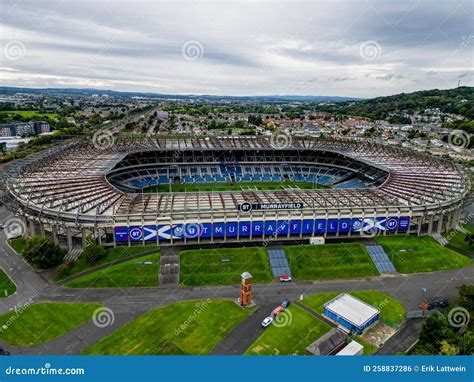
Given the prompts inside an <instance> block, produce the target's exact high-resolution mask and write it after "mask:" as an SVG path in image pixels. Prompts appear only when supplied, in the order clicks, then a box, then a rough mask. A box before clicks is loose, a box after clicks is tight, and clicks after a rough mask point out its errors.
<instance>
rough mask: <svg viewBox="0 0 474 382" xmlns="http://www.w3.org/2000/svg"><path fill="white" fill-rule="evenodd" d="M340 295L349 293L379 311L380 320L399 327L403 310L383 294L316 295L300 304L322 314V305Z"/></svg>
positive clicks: (368, 291)
mask: <svg viewBox="0 0 474 382" xmlns="http://www.w3.org/2000/svg"><path fill="white" fill-rule="evenodd" d="M340 293H349V294H351V295H352V296H354V297H356V298H358V299H359V300H362V301H364V302H366V303H367V304H369V305H372V306H374V307H376V308H377V309H378V310H380V315H381V316H382V318H383V319H384V320H385V321H387V322H388V323H389V324H394V325H399V324H401V322H402V321H403V317H404V316H405V308H404V307H403V305H402V304H400V303H399V302H398V301H397V300H395V299H393V298H392V297H390V296H387V295H386V294H385V293H382V292H378V291H375V290H363V291H354V292H327V293H316V294H313V295H310V296H306V297H305V298H304V300H303V301H302V303H303V304H304V305H306V306H307V307H308V308H310V309H313V310H314V311H315V312H317V313H320V314H322V313H323V309H324V304H325V303H326V302H328V301H329V300H331V299H332V298H334V297H336V296H337V295H338V294H340Z"/></svg>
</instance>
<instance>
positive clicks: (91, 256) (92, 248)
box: [82, 244, 106, 264]
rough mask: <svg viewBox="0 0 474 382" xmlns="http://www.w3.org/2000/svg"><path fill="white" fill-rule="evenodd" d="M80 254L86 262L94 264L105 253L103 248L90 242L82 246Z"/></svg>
mask: <svg viewBox="0 0 474 382" xmlns="http://www.w3.org/2000/svg"><path fill="white" fill-rule="evenodd" d="M82 255H83V256H84V257H85V259H86V260H87V262H88V263H90V264H95V263H97V262H98V261H99V260H100V259H103V258H104V257H105V255H106V253H105V248H104V247H102V246H101V245H98V244H90V245H88V246H87V247H85V248H84V250H83V251H82Z"/></svg>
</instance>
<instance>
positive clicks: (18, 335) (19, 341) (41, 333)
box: [0, 302, 102, 346]
mask: <svg viewBox="0 0 474 382" xmlns="http://www.w3.org/2000/svg"><path fill="white" fill-rule="evenodd" d="M101 306H102V305H100V304H89V303H87V304H86V303H52V302H44V303H37V304H32V305H29V306H27V307H26V308H24V309H22V308H19V310H18V311H17V312H10V313H6V314H3V315H1V316H0V339H1V340H2V341H5V342H6V343H8V344H10V345H16V346H32V345H38V344H42V343H44V342H47V341H50V340H52V339H54V338H56V337H59V336H62V335H63V334H65V333H67V332H68V331H70V330H71V329H74V328H75V327H77V326H79V325H82V324H84V323H86V322H87V321H89V320H91V319H92V314H93V312H94V311H95V310H96V309H98V308H100V307H101Z"/></svg>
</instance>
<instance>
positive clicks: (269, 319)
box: [262, 317, 273, 328]
mask: <svg viewBox="0 0 474 382" xmlns="http://www.w3.org/2000/svg"><path fill="white" fill-rule="evenodd" d="M272 322H273V318H271V317H265V319H264V320H263V321H262V326H263V327H264V328H266V327H267V326H268V325H270V324H271V323H272Z"/></svg>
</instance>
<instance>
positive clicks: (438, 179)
mask: <svg viewBox="0 0 474 382" xmlns="http://www.w3.org/2000/svg"><path fill="white" fill-rule="evenodd" d="M109 143H110V144H105V145H101V144H100V142H94V143H85V142H74V143H69V144H66V145H62V146H58V147H55V148H53V149H50V150H48V151H45V152H42V153H39V154H35V155H32V156H29V157H27V158H26V159H23V160H20V161H17V162H15V164H14V165H11V166H10V167H8V168H7V170H6V171H5V174H4V188H5V201H6V204H7V206H8V207H9V208H10V209H11V210H13V211H14V212H15V214H16V215H17V216H18V217H20V218H21V219H22V224H23V226H24V230H25V233H26V234H27V235H28V236H30V235H31V236H33V235H42V236H48V237H51V238H52V239H54V241H55V242H56V243H58V244H61V245H63V246H65V247H68V248H70V249H71V248H73V247H74V246H81V245H83V244H84V242H85V240H86V239H87V238H88V237H93V238H95V239H96V240H97V241H98V242H99V243H100V244H102V245H129V246H130V245H146V244H158V245H173V244H188V243H194V244H195V243H203V244H204V243H214V242H248V241H262V240H306V239H309V238H311V237H321V236H322V237H325V238H326V239H331V238H357V237H361V236H363V237H366V236H369V237H370V236H374V235H400V234H402V235H407V234H412V235H430V234H435V233H442V232H445V231H447V230H449V229H451V228H453V227H454V226H455V225H456V224H457V223H458V221H459V219H460V214H461V209H462V206H463V200H464V198H465V196H466V195H467V193H468V191H469V185H470V183H469V180H468V177H467V175H466V174H465V173H464V172H463V170H462V169H461V168H460V167H458V166H456V165H455V164H454V163H452V162H450V161H447V160H444V159H439V158H438V159H435V158H433V157H430V156H428V155H425V154H422V153H419V152H415V151H409V150H407V149H402V148H394V147H389V146H383V145H379V144H374V143H368V142H366V141H359V140H332V139H331V140H329V139H309V138H304V139H303V138H301V139H296V138H292V139H291V138H290V137H288V136H277V137H208V138H181V139H178V138H175V139H157V140H156V139H155V140H152V139H151V138H150V139H136V140H131V139H117V140H115V141H114V142H109ZM112 143H113V144H112Z"/></svg>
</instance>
